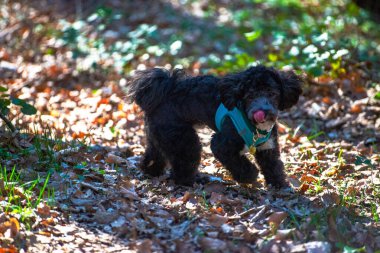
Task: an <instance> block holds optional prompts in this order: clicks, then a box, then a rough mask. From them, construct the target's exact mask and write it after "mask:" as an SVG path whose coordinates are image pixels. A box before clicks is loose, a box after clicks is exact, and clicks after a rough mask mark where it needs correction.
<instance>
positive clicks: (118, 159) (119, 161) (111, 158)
mask: <svg viewBox="0 0 380 253" xmlns="http://www.w3.org/2000/svg"><path fill="white" fill-rule="evenodd" d="M105 162H106V163H114V164H122V163H125V162H126V160H125V159H124V158H122V157H120V156H117V155H114V154H112V153H109V154H108V155H107V157H106V159H105Z"/></svg>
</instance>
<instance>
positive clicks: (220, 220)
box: [208, 214, 228, 227]
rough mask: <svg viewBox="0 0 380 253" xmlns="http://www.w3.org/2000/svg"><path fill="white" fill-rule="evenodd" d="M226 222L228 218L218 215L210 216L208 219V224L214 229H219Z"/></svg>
mask: <svg viewBox="0 0 380 253" xmlns="http://www.w3.org/2000/svg"><path fill="white" fill-rule="evenodd" d="M227 221H228V217H226V216H222V215H219V214H211V215H210V217H208V222H209V223H210V224H211V225H213V226H215V227H220V226H222V225H223V224H224V223H226V222H227Z"/></svg>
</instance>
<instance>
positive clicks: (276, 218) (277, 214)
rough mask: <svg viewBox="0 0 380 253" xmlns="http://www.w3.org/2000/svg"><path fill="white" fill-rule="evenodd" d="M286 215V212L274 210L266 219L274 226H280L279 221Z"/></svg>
mask: <svg viewBox="0 0 380 253" xmlns="http://www.w3.org/2000/svg"><path fill="white" fill-rule="evenodd" d="M286 217H288V214H287V213H286V212H275V213H272V214H271V215H269V217H268V218H267V221H268V222H269V223H272V224H274V225H275V226H276V227H278V226H280V224H281V222H282V221H283V220H285V219H286Z"/></svg>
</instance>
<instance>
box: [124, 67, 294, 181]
mask: <svg viewBox="0 0 380 253" xmlns="http://www.w3.org/2000/svg"><path fill="white" fill-rule="evenodd" d="M301 84H302V81H301V79H300V78H299V77H298V76H297V75H295V74H294V73H293V72H283V71H277V70H275V69H273V68H267V67H264V66H257V67H251V68H248V69H247V70H245V71H243V72H240V73H235V74H230V75H226V76H224V77H215V76H211V75H206V76H197V77H188V76H186V75H185V74H184V72H183V71H181V70H175V71H174V72H172V73H170V72H169V71H167V70H164V69H159V68H154V69H150V70H146V71H141V72H138V73H137V75H136V77H135V78H134V80H133V81H132V82H131V83H130V85H129V92H128V95H129V97H130V98H131V99H132V101H135V102H136V103H137V104H138V105H139V106H140V107H141V108H142V110H143V111H144V112H145V129H146V136H147V147H146V152H145V154H144V156H143V158H142V161H141V164H140V167H141V169H142V170H143V171H144V172H145V173H147V174H150V175H152V176H158V175H160V174H162V173H163V171H164V169H165V167H166V166H167V165H170V166H171V168H172V177H173V179H174V180H175V182H176V183H177V184H183V185H192V184H193V182H194V179H195V175H196V172H197V168H198V165H199V163H200V155H201V144H200V142H199V138H198V136H197V133H196V131H195V130H194V126H195V125H207V126H209V127H210V128H211V129H213V130H214V131H216V133H215V134H214V135H213V137H212V141H211V149H212V152H213V153H214V155H215V157H216V158H217V159H218V160H220V161H221V162H222V164H223V165H224V166H225V167H226V168H227V169H228V170H229V171H230V172H231V174H232V176H233V177H234V179H235V180H236V181H238V182H244V183H253V182H254V181H255V180H256V178H257V174H258V169H257V167H256V165H254V164H252V163H251V162H250V161H249V160H248V159H247V158H246V156H245V155H244V154H242V150H244V147H245V144H244V141H243V139H242V138H241V137H240V136H239V134H238V133H237V131H236V129H235V127H234V126H233V124H232V122H231V120H229V119H227V120H225V121H224V123H223V125H222V129H221V131H217V129H216V126H215V122H214V118H215V112H216V110H217V108H218V106H219V105H220V103H223V104H224V105H225V106H226V107H227V108H229V109H231V108H233V107H235V106H239V107H240V108H241V109H242V110H244V111H245V112H246V113H247V116H248V118H249V119H250V120H251V121H252V123H253V124H255V125H256V126H258V127H260V126H264V127H265V126H266V125H268V124H272V123H273V124H275V123H276V119H277V114H278V110H284V109H287V108H290V107H291V106H293V105H295V104H296V103H297V101H298V98H299V96H300V94H301V92H302V89H301ZM257 110H263V111H265V114H266V121H267V124H266V123H263V124H261V123H258V122H256V121H255V119H254V118H253V116H252V115H253V112H255V111H257ZM255 158H256V161H257V164H258V166H259V167H260V169H261V171H262V173H263V174H264V177H265V180H266V182H267V183H268V184H271V185H273V186H276V187H282V186H286V185H287V182H286V176H285V173H284V166H283V163H282V162H281V160H280V149H279V146H278V141H277V126H276V125H275V126H274V128H273V131H272V135H271V138H270V139H269V140H268V142H267V143H265V144H264V145H263V146H261V147H259V148H258V150H257V152H256V154H255Z"/></svg>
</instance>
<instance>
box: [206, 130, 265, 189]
mask: <svg viewBox="0 0 380 253" xmlns="http://www.w3.org/2000/svg"><path fill="white" fill-rule="evenodd" d="M243 149H244V142H243V140H242V139H241V138H240V137H239V136H236V135H234V134H232V133H231V132H229V135H228V134H226V133H222V132H219V133H216V134H214V135H213V137H212V140H211V150H212V152H213V153H214V155H215V157H216V158H217V159H218V160H219V161H220V162H221V163H222V164H223V165H224V166H225V167H226V169H227V170H229V171H230V172H231V174H232V177H233V178H234V179H235V180H236V181H238V182H240V183H254V182H255V181H256V179H257V175H258V170H257V168H256V166H255V165H254V164H252V163H251V162H250V161H249V160H248V158H247V157H246V156H245V155H244V154H242V153H241V151H242V150H243Z"/></svg>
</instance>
